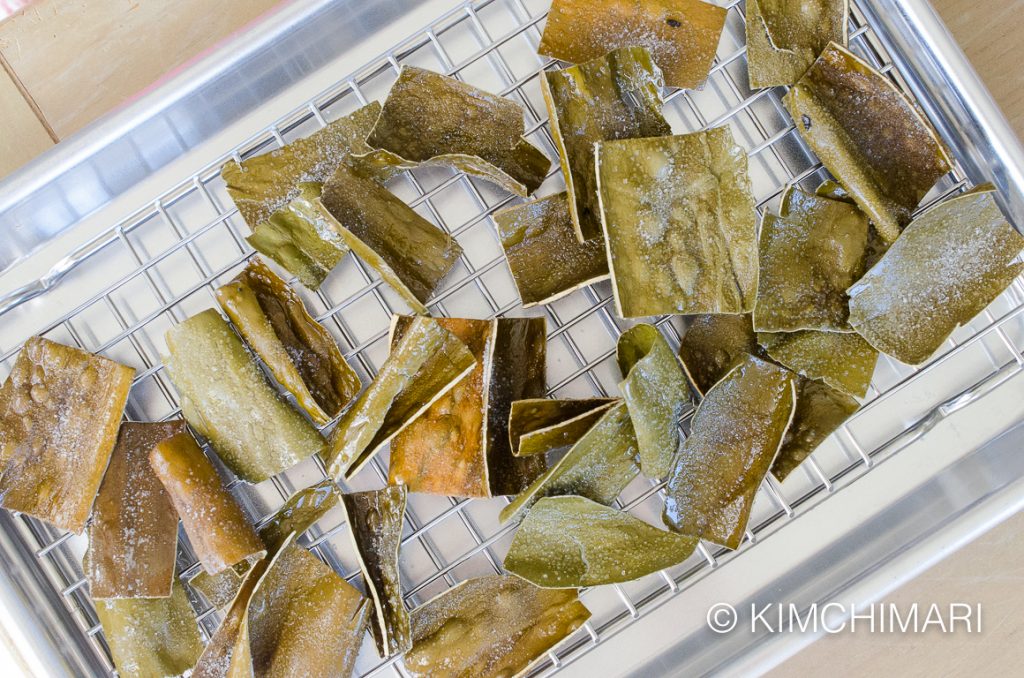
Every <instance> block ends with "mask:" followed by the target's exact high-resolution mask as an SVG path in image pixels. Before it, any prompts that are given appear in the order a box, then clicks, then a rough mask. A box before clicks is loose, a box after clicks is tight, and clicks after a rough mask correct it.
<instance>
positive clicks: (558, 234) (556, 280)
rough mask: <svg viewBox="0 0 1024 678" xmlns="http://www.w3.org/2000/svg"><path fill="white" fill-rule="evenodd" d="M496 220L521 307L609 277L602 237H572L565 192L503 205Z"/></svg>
mask: <svg viewBox="0 0 1024 678" xmlns="http://www.w3.org/2000/svg"><path fill="white" fill-rule="evenodd" d="M494 222H495V223H496V224H497V225H498V237H499V238H501V246H502V248H503V249H504V250H505V259H507V260H508V267H509V270H510V271H511V272H512V279H513V280H514V281H515V283H516V289H517V290H519V297H520V299H522V302H523V308H529V307H531V306H536V305H538V304H547V303H550V302H552V301H554V300H555V299H559V298H560V297H563V296H565V295H567V294H569V293H571V292H574V291H575V290H578V289H580V288H581V287H586V286H587V285H592V284H594V283H595V282H598V281H599V280H604V279H605V278H607V277H608V257H607V255H606V254H605V251H604V242H602V241H601V240H599V239H594V240H588V241H586V242H584V243H581V242H579V241H578V240H577V239H576V233H575V231H574V230H573V226H572V219H571V218H570V217H569V200H568V197H567V195H566V194H565V193H558V194H556V195H551V196H548V197H546V198H541V199H540V200H535V201H533V202H528V203H523V204H522V205H516V206H514V207H509V208H507V209H503V210H501V211H499V212H496V213H495V214H494Z"/></svg>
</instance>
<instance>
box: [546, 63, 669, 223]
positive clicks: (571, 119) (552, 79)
mask: <svg viewBox="0 0 1024 678" xmlns="http://www.w3.org/2000/svg"><path fill="white" fill-rule="evenodd" d="M543 75H544V77H543V78H542V79H541V91H542V92H543V93H544V102H545V104H547V109H548V115H549V116H550V120H551V136H552V138H553V139H554V141H555V146H556V147H557V148H558V154H559V156H561V158H562V174H563V175H565V185H566V186H567V187H568V191H569V195H570V196H571V199H570V200H569V211H570V214H571V215H572V224H573V229H574V231H575V237H576V238H577V240H578V241H579V242H585V241H587V240H591V239H600V238H601V208H600V205H599V204H598V200H597V174H596V172H595V167H594V144H595V143H597V142H599V141H609V140H612V139H632V138H636V137H658V136H664V135H666V134H671V133H672V128H671V126H669V124H668V122H666V121H665V118H664V117H662V115H661V107H662V104H663V103H664V102H663V100H662V98H661V90H662V88H663V87H664V86H665V83H664V81H663V80H662V77H661V70H660V69H658V67H657V66H655V65H654V63H653V62H652V61H651V55H650V53H649V52H648V51H647V50H645V49H644V48H643V47H625V48H622V49H617V50H614V51H612V52H609V53H608V54H605V55H603V56H601V57H599V58H597V59H594V60H593V61H588V62H586V63H584V64H580V65H579V66H572V67H571V68H566V69H564V70H555V71H545V72H544V74H543Z"/></svg>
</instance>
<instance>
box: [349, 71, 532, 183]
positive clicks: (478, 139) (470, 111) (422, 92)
mask: <svg viewBox="0 0 1024 678" xmlns="http://www.w3.org/2000/svg"><path fill="white" fill-rule="evenodd" d="M525 133H526V123H525V122H524V119H523V109H522V107H521V106H519V105H518V104H516V103H515V102H513V101H511V100H509V99H506V98H504V97H501V96H498V95H497V94H491V93H490V92H485V91H483V90H480V89H477V88H476V87H473V86H472V85H467V84H466V83H464V82H460V81H458V80H456V79H455V78H449V77H447V76H444V75H441V74H440V73H434V72H432V71H427V70H424V69H422V68H416V67H415V66H403V67H402V71H401V73H399V74H398V80H397V81H396V82H395V84H394V85H393V86H392V87H391V91H390V92H388V96H387V99H385V100H384V108H383V109H382V110H381V113H380V116H379V117H378V118H377V121H376V123H375V124H374V126H373V130H371V132H370V134H369V136H368V137H367V138H366V143H367V144H369V145H370V146H371V147H372V148H374V149H377V150H375V151H373V152H371V153H369V154H368V155H365V156H362V157H361V158H360V162H361V163H365V166H366V167H368V168H372V171H374V172H379V171H380V170H381V169H385V170H386V168H388V167H402V168H410V167H416V166H418V165H424V164H426V165H448V166H451V167H454V168H455V169H457V170H461V171H463V172H466V173H467V174H473V175H476V176H479V177H483V178H484V179H487V180H488V181H492V182H494V183H495V184H497V185H499V186H501V187H502V188H504V189H505V190H507V191H509V192H511V193H515V194H516V195H518V196H521V197H524V198H525V197H526V196H528V195H529V194H531V193H533V192H534V191H535V190H537V187H538V186H540V185H541V182H543V181H544V177H546V176H547V173H548V170H549V169H550V168H551V161H550V160H548V158H547V156H545V155H544V153H542V152H541V150H540V149H538V148H537V147H535V146H533V145H531V144H530V143H529V142H528V141H527V140H526V139H525V138H523V135H524V134H525Z"/></svg>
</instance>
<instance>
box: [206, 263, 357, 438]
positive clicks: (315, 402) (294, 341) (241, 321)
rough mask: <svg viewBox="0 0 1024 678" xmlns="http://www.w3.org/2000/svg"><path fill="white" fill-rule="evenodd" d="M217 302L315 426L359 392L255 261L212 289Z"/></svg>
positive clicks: (290, 296) (313, 326) (331, 349)
mask: <svg viewBox="0 0 1024 678" xmlns="http://www.w3.org/2000/svg"><path fill="white" fill-rule="evenodd" d="M217 301H218V302H219V303H220V306H221V308H222V309H224V312H225V313H227V314H228V317H229V318H231V322H232V323H234V325H235V328H236V329H237V330H238V332H239V334H241V335H242V338H243V339H244V340H245V341H246V343H247V344H248V345H249V346H250V347H251V348H252V350H253V351H254V352H255V353H256V355H258V356H259V357H260V360H262V361H263V363H264V364H265V365H266V366H267V367H268V368H269V369H270V373H271V374H273V375H274V378H275V379H276V380H277V382H278V383H279V384H281V385H282V386H283V387H284V388H285V389H287V390H288V392H289V393H291V394H292V395H294V396H295V401H296V402H297V403H298V404H299V407H301V408H302V409H303V410H305V411H306V413H307V414H309V416H310V418H312V419H313V421H314V422H316V423H317V424H319V425H320V426H324V425H326V424H327V423H328V422H329V421H330V420H331V419H333V418H334V417H336V416H337V415H338V414H339V413H340V412H341V410H342V409H343V408H344V407H345V405H347V404H349V403H350V402H352V400H353V399H354V398H355V397H356V394H358V393H359V388H360V386H361V384H360V381H359V376H358V375H357V374H356V372H355V370H353V369H352V367H351V365H349V364H348V362H346V361H345V358H344V356H342V355H341V351H340V350H339V349H338V344H337V342H335V341H334V337H332V336H331V333H330V332H328V331H327V330H326V329H324V327H323V326H322V325H321V324H320V323H318V322H317V321H316V320H314V319H313V318H312V316H310V315H309V312H308V311H307V310H306V306H305V304H303V303H302V299H300V298H299V295H297V294H296V293H295V292H294V291H293V290H292V289H291V288H290V287H288V285H287V283H285V281H284V280H282V279H281V278H279V277H278V276H277V274H276V273H274V272H273V271H272V270H270V268H269V267H268V266H267V265H266V264H264V263H263V262H262V261H261V260H260V259H259V257H255V258H253V259H252V260H251V261H250V262H249V264H248V266H246V267H245V269H244V270H243V271H242V272H241V273H239V274H238V275H237V276H235V279H234V280H232V281H231V282H229V283H228V284H226V285H224V286H222V287H220V288H218V289H217Z"/></svg>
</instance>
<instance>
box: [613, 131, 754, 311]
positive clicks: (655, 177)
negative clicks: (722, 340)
mask: <svg viewBox="0 0 1024 678" xmlns="http://www.w3.org/2000/svg"><path fill="white" fill-rule="evenodd" d="M597 174H598V182H599V187H598V190H599V193H600V196H601V210H602V211H601V214H602V224H603V227H604V234H605V240H606V243H607V247H608V260H609V263H610V266H611V272H612V283H613V284H612V287H613V288H614V291H615V305H616V308H617V309H618V312H619V315H621V316H622V317H627V318H634V317H639V316H651V315H667V314H684V315H693V314H697V313H747V312H749V311H751V310H753V306H754V296H755V294H756V292H757V266H758V263H757V223H756V219H755V212H754V198H753V195H752V194H751V192H750V179H749V178H748V176H747V154H746V153H745V152H744V151H743V149H742V148H740V147H739V146H737V145H736V143H735V142H734V141H733V137H732V132H731V131H730V130H729V128H728V127H716V128H714V129H710V130H707V131H705V132H696V133H694V134H682V135H679V136H671V137H656V138H653V139H622V140H619V141H606V142H603V143H600V144H598V145H597Z"/></svg>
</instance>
